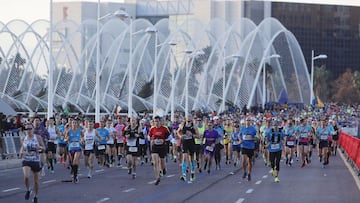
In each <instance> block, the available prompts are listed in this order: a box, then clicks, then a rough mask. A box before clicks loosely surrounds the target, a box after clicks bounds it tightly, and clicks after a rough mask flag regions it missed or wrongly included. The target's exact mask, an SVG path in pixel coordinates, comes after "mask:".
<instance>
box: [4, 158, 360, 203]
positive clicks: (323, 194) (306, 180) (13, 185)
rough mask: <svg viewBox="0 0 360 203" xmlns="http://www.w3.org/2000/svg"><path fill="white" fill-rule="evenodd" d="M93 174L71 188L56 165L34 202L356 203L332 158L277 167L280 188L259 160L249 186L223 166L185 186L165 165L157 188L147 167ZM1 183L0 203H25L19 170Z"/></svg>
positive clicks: (359, 195) (359, 194) (358, 194)
mask: <svg viewBox="0 0 360 203" xmlns="http://www.w3.org/2000/svg"><path fill="white" fill-rule="evenodd" d="M95 169H96V172H95V175H94V176H93V177H92V178H91V179H88V178H87V177H86V175H87V169H86V168H85V167H84V166H81V170H80V172H79V173H80V175H79V176H80V182H79V183H78V184H74V183H70V182H62V180H67V179H70V174H69V170H67V169H66V168H63V167H62V166H61V165H60V164H57V165H56V167H55V173H54V174H50V173H47V174H46V175H45V176H44V177H42V178H41V180H40V194H39V202H79V203H82V202H84V203H85V202H86V203H88V202H96V203H102V202H106V203H110V202H121V203H125V202H131V203H134V202H139V203H148V202H157V203H158V202H169V203H170V202H171V203H172V202H210V203H211V202H214V203H215V202H230V203H240V202H316V203H318V202H326V203H338V202H349V203H354V202H360V189H359V188H358V186H357V184H356V181H355V179H354V177H353V176H352V175H351V173H350V171H349V170H348V168H347V167H346V165H345V163H344V161H343V159H342V158H341V157H340V156H339V155H338V156H332V157H331V158H330V165H329V166H328V167H327V168H325V169H323V168H321V165H320V163H319V161H318V160H317V159H316V158H315V157H313V160H312V163H311V164H310V165H308V166H306V167H305V168H300V163H299V162H295V164H294V165H293V167H288V166H285V164H284V162H282V163H281V170H280V176H279V177H280V183H274V181H273V177H272V176H271V174H270V168H268V167H265V166H264V164H263V161H262V160H261V159H257V160H256V163H255V166H254V169H253V173H252V181H250V182H248V181H246V180H243V179H242V178H241V176H242V170H240V169H239V168H235V167H234V166H233V165H225V164H223V165H222V169H221V170H217V171H215V170H212V171H211V173H210V174H207V173H201V174H197V178H196V181H195V182H193V183H188V182H182V181H180V179H179V177H180V176H179V175H180V168H179V165H178V163H173V162H170V161H169V162H168V173H167V174H166V176H164V177H163V178H162V180H161V182H160V184H159V185H158V186H155V185H154V176H153V171H152V167H151V165H150V164H149V163H148V164H145V165H143V166H139V168H138V172H137V178H136V179H135V180H133V179H132V178H131V176H129V175H128V174H127V170H126V169H122V168H117V167H114V168H102V169H100V168H98V167H96V168H95ZM231 172H233V173H234V174H233V175H231ZM0 180H1V181H0V202H1V203H8V202H9V203H13V202H30V200H28V201H26V200H24V194H25V187H24V183H23V176H22V171H21V169H20V168H18V169H10V170H3V171H0ZM31 182H32V181H31Z"/></svg>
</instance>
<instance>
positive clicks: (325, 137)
mask: <svg viewBox="0 0 360 203" xmlns="http://www.w3.org/2000/svg"><path fill="white" fill-rule="evenodd" d="M320 139H321V140H327V139H328V136H327V135H321V136H320Z"/></svg>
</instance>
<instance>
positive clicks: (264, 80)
mask: <svg viewBox="0 0 360 203" xmlns="http://www.w3.org/2000/svg"><path fill="white" fill-rule="evenodd" d="M272 58H280V55H279V54H273V55H271V56H267V57H265V56H264V59H263V62H264V63H263V64H264V65H263V98H262V108H263V109H265V103H266V63H265V61H266V60H268V59H272Z"/></svg>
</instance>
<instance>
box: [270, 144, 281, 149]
mask: <svg viewBox="0 0 360 203" xmlns="http://www.w3.org/2000/svg"><path fill="white" fill-rule="evenodd" d="M270 148H271V149H280V144H279V143H278V144H271V145H270Z"/></svg>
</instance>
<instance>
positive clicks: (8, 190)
mask: <svg viewBox="0 0 360 203" xmlns="http://www.w3.org/2000/svg"><path fill="white" fill-rule="evenodd" d="M19 189H20V188H18V187H14V188H10V189H7V190H3V191H2V192H11V191H14V190H19Z"/></svg>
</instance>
